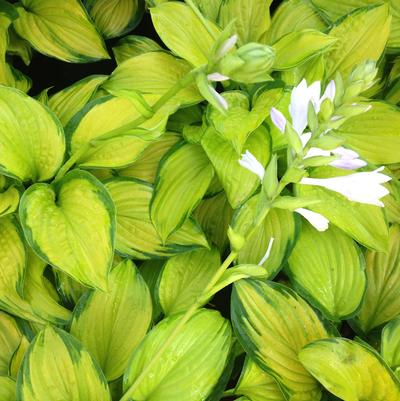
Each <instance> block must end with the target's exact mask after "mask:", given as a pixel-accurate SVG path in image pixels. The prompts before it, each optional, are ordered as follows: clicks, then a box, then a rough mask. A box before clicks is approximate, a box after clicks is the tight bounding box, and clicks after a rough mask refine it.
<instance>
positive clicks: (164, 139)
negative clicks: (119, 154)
mask: <svg viewBox="0 0 400 401" xmlns="http://www.w3.org/2000/svg"><path fill="white" fill-rule="evenodd" d="M181 139H182V137H181V136H180V135H179V134H177V133H175V132H166V133H165V134H164V135H162V136H161V137H160V138H158V139H156V140H155V141H153V142H151V143H150V145H149V146H147V148H146V149H145V150H144V151H143V152H142V153H141V154H140V156H139V157H138V158H137V160H136V161H135V162H134V163H133V164H132V165H130V166H129V167H126V168H123V169H120V170H117V171H116V174H117V175H118V176H119V177H129V178H138V179H140V180H143V181H146V182H150V183H154V181H155V179H156V176H157V170H158V166H159V164H160V161H161V159H162V158H163V157H164V155H165V154H166V153H167V152H168V151H169V150H170V149H171V148H172V147H173V146H174V145H176V144H177V143H178V142H179V141H180V140H181Z"/></svg>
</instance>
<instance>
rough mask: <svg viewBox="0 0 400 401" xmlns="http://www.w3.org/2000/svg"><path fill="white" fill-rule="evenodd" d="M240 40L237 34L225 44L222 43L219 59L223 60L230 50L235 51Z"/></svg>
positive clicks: (218, 53)
mask: <svg viewBox="0 0 400 401" xmlns="http://www.w3.org/2000/svg"><path fill="white" fill-rule="evenodd" d="M238 38H239V37H238V35H237V34H235V35H232V36H231V37H230V38H228V39H227V40H226V41H225V42H224V43H222V45H221V47H220V48H219V49H218V52H217V57H218V58H221V57H223V56H225V54H226V53H228V52H229V50H231V49H233V48H234V47H235V45H236V42H237V41H238Z"/></svg>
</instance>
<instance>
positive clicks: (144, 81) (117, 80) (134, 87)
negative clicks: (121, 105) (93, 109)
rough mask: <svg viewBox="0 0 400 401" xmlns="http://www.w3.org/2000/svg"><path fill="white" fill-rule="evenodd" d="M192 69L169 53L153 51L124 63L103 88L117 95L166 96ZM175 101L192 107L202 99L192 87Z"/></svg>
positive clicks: (188, 87)
mask: <svg viewBox="0 0 400 401" xmlns="http://www.w3.org/2000/svg"><path fill="white" fill-rule="evenodd" d="M190 70H191V67H190V65H189V64H188V63H187V62H186V61H184V60H180V59H177V58H176V57H174V56H172V55H171V54H169V53H166V52H161V51H157V52H156V51H153V52H148V53H144V54H140V55H138V56H136V57H131V58H129V59H128V60H126V61H125V62H123V63H121V64H120V65H119V66H118V67H117V68H116V69H115V70H114V72H113V73H112V74H111V76H110V78H109V79H108V81H107V82H106V83H105V84H104V85H103V87H104V89H106V90H107V91H108V92H110V93H111V94H113V95H115V96H119V95H121V96H123V95H124V92H125V91H138V92H140V93H142V94H152V95H164V94H165V93H166V92H167V91H168V90H169V89H171V88H172V87H173V86H174V85H175V84H177V82H178V81H179V80H180V79H182V78H183V77H184V76H185V75H187V74H188V73H189V72H190ZM173 99H174V100H176V101H178V102H179V103H182V104H190V103H196V102H199V101H200V100H202V96H201V95H200V93H199V91H198V90H197V88H196V86H195V85H194V84H192V85H188V86H186V87H185V88H183V89H182V90H181V91H179V92H178V93H177V94H176V95H175V96H174V97H173Z"/></svg>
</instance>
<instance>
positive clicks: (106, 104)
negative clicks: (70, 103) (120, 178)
mask: <svg viewBox="0 0 400 401" xmlns="http://www.w3.org/2000/svg"><path fill="white" fill-rule="evenodd" d="M158 98H159V96H157V95H145V100H146V101H148V102H149V103H150V104H154V103H155V102H156V101H157V100H158ZM176 108H177V105H176V104H175V103H173V104H171V103H167V104H166V105H165V106H164V107H162V108H161V109H160V110H159V111H158V112H157V113H156V114H155V115H154V116H153V117H152V118H150V119H149V120H147V121H145V122H144V123H142V124H141V125H139V127H138V128H137V129H133V130H131V129H122V132H121V133H120V134H118V135H117V136H113V137H112V138H105V139H103V136H105V135H108V134H109V133H110V132H112V131H113V130H116V129H121V127H123V126H124V125H125V124H128V123H131V122H133V121H136V120H137V119H139V118H140V119H142V118H143V116H142V114H141V111H140V107H139V105H138V104H137V103H135V102H133V101H132V100H130V99H127V98H122V97H112V96H106V97H102V98H100V99H98V100H94V101H91V102H89V103H88V104H87V105H86V106H85V107H84V108H83V109H82V110H81V111H80V112H79V113H78V114H76V115H75V117H74V118H73V119H72V120H71V121H70V122H69V124H68V126H67V127H66V133H67V136H68V137H69V139H70V153H71V154H75V153H77V152H79V153H78V154H80V153H82V155H80V157H78V161H77V163H78V165H79V166H81V167H85V168H121V167H126V166H128V165H130V164H132V163H133V162H134V161H135V160H136V159H137V158H138V157H139V156H140V154H141V153H142V152H143V150H144V149H146V147H147V146H148V145H149V144H150V143H151V142H150V140H151V139H155V138H157V137H159V136H161V135H162V134H163V133H164V130H165V124H166V121H167V118H168V116H169V114H172V113H173V111H175V109H176ZM90 144H91V145H90ZM82 149H83V150H82Z"/></svg>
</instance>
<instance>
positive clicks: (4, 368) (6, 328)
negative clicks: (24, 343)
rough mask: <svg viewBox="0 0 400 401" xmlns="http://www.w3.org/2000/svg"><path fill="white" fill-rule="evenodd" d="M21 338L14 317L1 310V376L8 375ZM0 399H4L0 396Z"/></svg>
mask: <svg viewBox="0 0 400 401" xmlns="http://www.w3.org/2000/svg"><path fill="white" fill-rule="evenodd" d="M21 338H22V333H21V331H20V329H19V327H18V326H17V323H16V321H15V320H14V318H13V317H11V316H10V315H7V314H6V313H4V312H0V376H7V375H8V369H9V365H10V363H11V359H12V357H13V355H14V352H15V351H16V350H17V348H18V346H19V344H20V342H21ZM0 394H1V386H0ZM0 400H3V399H2V398H1V397H0Z"/></svg>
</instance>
